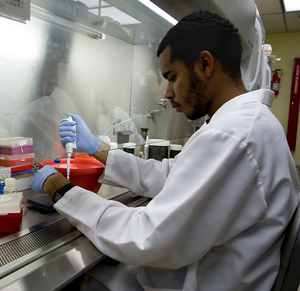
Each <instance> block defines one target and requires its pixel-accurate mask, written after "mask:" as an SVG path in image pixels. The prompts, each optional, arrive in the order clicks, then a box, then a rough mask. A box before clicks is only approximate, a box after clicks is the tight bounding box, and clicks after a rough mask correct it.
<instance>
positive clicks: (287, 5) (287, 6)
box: [282, 0, 300, 12]
mask: <svg viewBox="0 0 300 291" xmlns="http://www.w3.org/2000/svg"><path fill="white" fill-rule="evenodd" d="M282 2H283V5H284V10H285V12H293V11H300V1H299V0H282Z"/></svg>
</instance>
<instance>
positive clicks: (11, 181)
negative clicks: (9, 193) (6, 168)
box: [5, 178, 16, 186]
mask: <svg viewBox="0 0 300 291" xmlns="http://www.w3.org/2000/svg"><path fill="white" fill-rule="evenodd" d="M15 185H16V179H15V178H6V179H5V186H15Z"/></svg>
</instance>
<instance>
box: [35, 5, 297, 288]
mask: <svg viewBox="0 0 300 291" xmlns="http://www.w3.org/2000/svg"><path fill="white" fill-rule="evenodd" d="M241 53H242V46H241V41H240V37H239V34H238V31H237V30H236V29H235V28H234V27H233V25H232V24H231V23H229V22H228V21H226V20H224V19H222V18H220V17H219V16H217V15H215V14H211V13H209V12H202V11H200V12H196V13H193V14H191V15H189V16H187V17H185V18H183V19H182V20H181V21H180V22H179V23H178V24H177V25H176V26H174V27H173V28H172V29H171V30H170V31H169V32H168V33H167V35H166V37H165V38H164V39H163V40H162V42H161V44H160V47H159V49H158V56H159V59H160V67H161V71H162V75H163V76H164V77H165V78H166V79H167V80H168V87H167V89H166V93H165V97H166V98H168V99H170V100H171V104H172V106H173V107H174V108H175V109H176V111H178V112H182V113H183V114H185V115H186V117H187V118H189V119H196V118H199V117H201V116H204V115H206V114H208V115H209V116H210V121H209V122H207V123H205V124H204V125H203V126H202V127H201V128H200V129H199V130H198V131H197V132H196V133H195V134H194V135H193V136H192V137H191V138H190V139H189V141H188V142H187V143H186V145H185V146H184V148H183V150H182V152H181V153H180V154H179V155H177V156H176V158H175V159H169V160H167V159H165V160H163V161H162V162H159V161H155V160H142V159H139V158H137V157H134V156H133V155H129V154H126V153H124V152H122V151H111V152H108V151H107V149H109V146H107V145H106V144H105V143H104V142H102V141H101V140H99V139H98V138H96V137H95V136H93V134H92V133H91V132H90V130H89V129H88V127H87V126H86V125H85V123H84V122H83V121H82V120H81V119H80V117H79V116H74V119H75V121H76V122H77V135H78V136H77V150H78V151H80V152H87V153H88V154H90V155H93V156H94V157H95V158H97V159H99V160H100V161H101V162H103V163H104V164H106V168H105V172H104V174H103V176H101V177H100V179H99V181H100V182H101V183H107V184H112V185H120V186H123V187H125V188H128V189H130V190H132V191H133V192H134V193H136V194H138V195H144V196H148V197H151V198H153V199H152V201H151V202H150V203H149V204H148V205H147V206H146V207H139V208H136V209H135V208H128V207H125V206H123V205H121V204H120V203H117V202H113V201H107V200H105V199H103V198H101V197H99V196H97V195H94V194H93V193H91V192H89V191H87V190H84V189H82V188H80V187H77V186H75V187H74V186H73V185H71V184H68V181H67V180H66V179H65V178H64V177H63V176H62V175H60V174H58V173H56V171H55V170H54V169H53V168H52V167H50V166H49V167H44V168H43V169H41V170H40V171H38V173H37V174H36V176H35V178H34V179H33V181H32V189H33V190H34V191H37V192H43V191H45V192H46V193H47V194H48V195H50V196H53V195H54V193H56V191H57V190H58V193H60V194H62V195H63V198H61V199H60V200H59V201H58V202H57V203H56V204H55V208H56V209H57V211H58V212H59V213H61V214H62V215H64V216H65V217H66V218H67V219H69V220H70V222H71V223H72V224H73V225H75V226H76V227H77V228H78V229H79V230H80V231H81V232H83V233H84V234H85V235H86V236H87V237H88V238H89V239H90V240H91V241H92V242H93V243H94V244H95V246H96V247H97V248H98V249H99V250H100V251H101V252H103V253H104V254H106V255H108V256H109V257H112V258H114V259H116V260H118V261H120V262H122V264H120V265H119V266H118V268H119V274H120V273H121V272H125V270H128V269H129V270H131V271H130V272H133V273H134V276H135V275H136V279H137V281H136V280H135V279H134V280H133V281H132V280H131V281H130V280H128V281H126V280H127V279H128V278H129V277H126V276H125V280H123V281H122V279H116V277H114V278H112V277H109V276H106V274H107V273H106V271H105V270H104V269H103V270H100V269H98V270H99V271H100V272H99V273H98V275H97V274H96V273H94V274H96V275H95V277H97V278H100V279H101V280H102V281H105V280H106V281H107V278H108V279H111V281H112V282H105V285H106V286H107V287H108V288H109V289H110V290H192V291H194V290H205V291H225V290H228V291H237V290H239V291H240V290H251V291H265V290H271V287H272V285H273V283H274V281H275V278H276V275H277V272H278V268H279V263H280V246H281V242H282V239H283V235H284V230H285V228H286V225H287V224H288V222H289V220H290V218H291V216H292V215H293V212H294V210H295V208H296V207H297V205H298V180H297V175H296V170H295V165H294V162H293V159H292V157H291V154H290V151H289V148H288V145H287V142H286V137H285V134H284V131H283V129H282V127H281V125H280V123H279V122H278V121H277V119H276V118H275V117H274V116H273V114H272V113H271V111H270V109H269V107H270V106H271V103H272V99H273V93H272V92H271V91H269V90H258V91H254V92H250V93H247V92H246V90H245V88H244V85H243V82H242V79H241V74H240V60H241ZM72 125H73V123H72V122H63V123H61V124H60V132H61V137H62V139H61V141H62V144H63V145H65V143H66V142H67V141H73V140H75V135H74V133H73V131H72V127H71V126H72ZM129 165H130V166H129ZM62 187H63V188H62ZM55 196H57V195H55ZM124 264H127V265H128V268H126V267H125V266H126V265H124ZM129 265H134V266H138V267H134V266H129ZM135 270H137V274H135ZM101 271H102V273H101ZM101 276H102V277H101ZM118 278H120V277H118ZM123 279H124V278H123ZM108 281H109V280H108ZM116 281H117V282H121V281H122V282H121V283H120V284H121V286H122V287H121V289H117V288H116V289H114V287H113V286H115V285H114V284H117V283H116ZM126 284H127V285H126ZM119 287H120V286H119Z"/></svg>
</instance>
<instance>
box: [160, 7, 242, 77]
mask: <svg viewBox="0 0 300 291" xmlns="http://www.w3.org/2000/svg"><path fill="white" fill-rule="evenodd" d="M167 46H169V47H170V49H171V62H173V61H175V60H178V61H182V62H183V63H184V64H185V65H186V66H187V67H191V66H193V65H194V64H195V62H196V61H197V59H199V57H200V53H201V52H202V51H204V50H206V51H208V52H210V53H211V55H212V56H213V57H214V58H215V59H217V60H218V61H219V62H220V64H221V66H222V68H223V69H224V71H225V72H226V73H227V74H228V75H229V76H230V77H231V78H232V79H234V80H236V81H237V80H239V79H240V78H241V70H240V64H241V58H242V51H243V47H242V43H241V38H240V35H239V32H238V29H236V28H235V27H234V25H233V24H232V23H231V22H230V21H228V20H225V19H223V18H222V17H220V16H219V15H217V14H214V13H211V12H208V11H198V12H194V13H192V14H190V15H187V16H185V17H184V18H182V19H181V20H180V21H179V22H178V23H177V24H176V25H175V26H173V27H172V28H171V29H170V30H169V31H168V32H167V34H166V36H165V37H164V38H163V40H162V41H161V43H160V45H159V47H158V50H157V56H158V57H159V56H160V54H161V53H162V51H163V50H164V49H165V48H166V47H167Z"/></svg>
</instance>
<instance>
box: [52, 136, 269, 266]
mask: <svg viewBox="0 0 300 291" xmlns="http://www.w3.org/2000/svg"><path fill="white" fill-rule="evenodd" d="M185 147H186V148H185V149H184V151H183V152H182V155H181V158H180V159H178V160H177V161H178V163H177V164H176V163H175V164H174V165H173V168H172V171H171V172H170V173H169V175H168V178H167V179H166V182H165V186H164V187H163V189H162V190H161V191H160V193H159V195H157V196H156V197H155V198H154V199H153V200H152V201H151V202H150V203H149V204H148V205H147V206H146V207H138V208H128V207H126V206H124V205H122V204H120V203H118V202H115V201H106V200H105V199H103V198H101V197H99V196H97V195H95V194H92V193H91V192H89V191H86V190H84V189H82V188H79V187H74V188H73V189H71V190H70V191H68V192H67V193H66V195H65V196H64V197H63V198H62V199H61V200H60V201H59V202H58V203H56V204H55V208H56V209H57V211H58V212H59V213H61V214H62V215H64V216H65V217H67V218H68V219H69V221H70V222H71V223H72V224H73V225H75V226H76V227H77V228H78V229H79V230H80V231H81V232H83V233H84V234H85V235H86V236H87V237H88V238H89V239H90V240H91V241H92V242H93V243H94V245H95V246H96V247H97V248H98V249H99V250H100V251H101V252H103V253H104V254H106V255H108V256H110V257H112V258H114V259H116V260H119V261H121V262H124V263H127V264H133V265H145V266H153V267H162V268H170V269H177V268H180V267H183V266H186V265H189V264H191V263H193V262H195V261H198V260H200V259H201V258H203V257H204V256H205V255H206V254H207V253H208V252H209V250H210V249H211V248H213V247H217V246H219V245H221V244H224V243H225V242H226V241H228V240H230V239H231V238H233V237H235V236H236V235H238V234H240V233H242V232H243V231H244V230H246V229H247V228H249V227H250V226H252V225H253V224H255V223H256V222H257V220H258V219H259V218H260V217H261V216H262V215H263V214H264V213H265V211H266V208H267V206H266V202H265V199H264V189H263V187H262V183H261V180H260V175H259V169H258V167H257V164H256V161H255V159H254V158H253V155H252V154H251V152H250V151H249V150H248V148H247V146H246V144H245V143H244V142H243V141H241V140H239V139H238V138H236V137H234V136H231V135H229V134H226V133H223V132H216V131H207V132H204V133H202V134H201V138H199V141H197V138H196V139H193V140H192V141H190V142H189V143H188V145H186V146H185ZM155 183H156V181H152V185H155Z"/></svg>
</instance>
